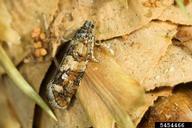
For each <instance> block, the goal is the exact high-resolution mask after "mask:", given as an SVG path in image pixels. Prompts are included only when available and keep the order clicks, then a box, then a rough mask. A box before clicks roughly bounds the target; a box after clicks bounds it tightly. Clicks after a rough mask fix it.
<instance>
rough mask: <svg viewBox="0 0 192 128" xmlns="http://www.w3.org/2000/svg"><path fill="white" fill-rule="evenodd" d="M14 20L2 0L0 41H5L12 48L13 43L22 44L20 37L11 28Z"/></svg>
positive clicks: (0, 3) (0, 8)
mask: <svg viewBox="0 0 192 128" xmlns="http://www.w3.org/2000/svg"><path fill="white" fill-rule="evenodd" d="M11 23H12V18H11V15H10V14H9V12H8V11H7V8H6V6H5V4H4V2H3V1H2V0H0V33H1V35H0V41H5V42H7V43H8V44H9V46H11V44H12V43H20V36H19V35H18V33H17V32H16V31H15V30H13V29H12V27H11Z"/></svg>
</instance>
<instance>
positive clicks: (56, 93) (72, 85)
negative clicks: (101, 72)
mask: <svg viewBox="0 0 192 128" xmlns="http://www.w3.org/2000/svg"><path fill="white" fill-rule="evenodd" d="M93 31H94V24H93V23H92V22H91V21H85V23H84V24H83V26H82V27H81V28H80V29H78V30H77V32H76V33H75V35H74V37H73V38H72V40H71V41H70V42H69V44H68V46H67V50H66V53H65V55H64V57H63V59H62V61H61V63H60V64H59V68H58V69H57V70H56V73H55V75H54V77H53V78H52V79H51V80H50V82H49V83H48V85H47V95H48V101H49V103H50V104H51V106H53V107H54V108H59V109H65V108H67V107H68V106H69V104H70V102H71V100H72V98H73V97H74V96H75V94H76V91H77V89H78V87H79V84H80V81H81V79H82V78H83V75H84V73H85V70H86V67H87V63H88V62H89V60H93V61H97V60H96V59H95V57H94V55H93V49H94V46H95V36H94V34H93Z"/></svg>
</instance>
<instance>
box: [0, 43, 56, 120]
mask: <svg viewBox="0 0 192 128" xmlns="http://www.w3.org/2000/svg"><path fill="white" fill-rule="evenodd" d="M0 64H1V66H2V67H3V68H4V70H5V72H6V73H7V75H8V76H9V77H10V79H11V80H12V81H13V82H14V83H15V85H16V86H17V87H18V88H19V89H21V91H22V92H23V93H25V94H26V95H27V96H29V97H30V98H31V99H32V100H34V101H35V102H36V103H37V104H38V105H39V106H40V107H41V108H42V109H43V110H44V111H45V112H46V113H47V114H48V115H50V116H51V117H52V118H53V119H54V120H56V121H57V118H56V116H55V115H54V113H53V112H52V111H51V109H50V108H49V106H48V105H47V104H46V103H45V102H44V101H43V99H42V98H41V97H40V96H39V95H38V93H37V92H35V91H34V89H33V88H32V87H31V86H30V85H29V84H28V83H27V81H26V80H25V79H24V78H23V76H22V75H21V74H20V72H19V71H18V70H17V69H16V67H15V65H14V64H13V63H12V61H11V60H10V58H9V57H8V55H7V54H6V52H5V51H4V49H3V47H2V46H1V45H0Z"/></svg>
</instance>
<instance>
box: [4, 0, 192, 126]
mask: <svg viewBox="0 0 192 128" xmlns="http://www.w3.org/2000/svg"><path fill="white" fill-rule="evenodd" d="M20 3H22V4H20ZM28 3H30V4H28ZM41 3H45V4H41ZM173 3H174V0H161V1H159V0H129V1H127V2H125V1H124V0H119V1H116V0H101V1H92V0H79V1H71V0H65V1H62V0H56V1H55V0H50V1H49V2H46V1H45V0H36V2H34V1H29V0H18V1H12V0H6V1H5V5H6V7H7V8H8V11H9V12H10V14H11V17H12V18H13V20H14V22H13V23H12V26H13V28H14V30H16V31H17V32H18V33H19V34H20V35H21V37H22V39H23V42H22V47H23V46H25V47H24V49H25V48H29V47H31V46H33V48H34V49H38V50H37V53H36V55H37V57H39V56H44V55H46V54H47V53H46V52H45V51H44V50H43V49H41V48H44V47H43V44H44V43H43V42H42V40H43V39H44V37H46V36H47V35H45V36H44V34H40V33H41V32H40V31H41V30H38V29H37V30H35V33H33V35H32V37H37V36H38V38H39V39H40V40H36V41H35V43H33V41H34V40H33V39H32V38H31V31H32V30H33V28H34V27H35V26H43V27H44V25H45V26H48V27H45V28H46V29H45V30H46V31H47V30H48V29H47V28H49V30H50V34H51V36H50V37H51V38H50V39H51V42H50V43H51V44H54V46H55V48H54V49H55V50H56V49H57V47H58V46H59V45H60V40H64V41H65V40H68V39H70V37H72V36H73V34H74V32H75V31H76V30H77V29H78V28H79V27H80V26H81V25H82V24H83V22H84V21H85V20H87V19H89V20H93V21H94V22H95V24H96V37H97V38H96V39H97V40H104V41H103V43H106V44H111V47H112V48H113V49H114V51H115V52H114V53H115V55H114V56H110V57H109V56H108V57H107V58H108V59H106V60H109V61H105V59H104V61H101V64H103V65H99V64H94V63H91V64H90V65H89V66H88V70H87V74H86V76H85V77H84V79H83V81H82V83H81V85H84V86H81V87H80V89H79V92H78V95H77V100H75V102H74V105H73V106H72V107H71V109H69V110H66V111H62V110H54V111H55V113H56V115H57V117H58V119H59V122H57V123H56V122H54V121H53V120H51V119H50V118H49V117H48V116H47V115H46V114H44V113H42V115H41V116H40V117H38V119H39V118H40V120H38V119H36V118H33V114H34V103H32V102H31V101H30V100H29V99H28V98H26V97H25V96H24V95H23V94H22V93H21V92H20V91H18V90H17V89H16V88H12V87H10V86H8V85H9V84H11V83H10V82H9V80H8V79H5V82H6V90H7V92H8V97H9V100H10V103H11V105H12V106H13V107H14V109H15V110H16V113H17V115H18V118H19V120H20V122H21V125H22V127H24V128H31V127H32V123H33V122H32V121H33V119H35V120H36V121H37V120H38V121H39V125H37V126H38V127H40V128H52V127H67V128H74V127H76V126H79V127H80V128H84V127H91V126H94V127H96V128H97V127H99V128H100V127H102V126H106V127H108V126H109V127H118V122H121V121H122V120H118V119H119V117H117V116H114V115H115V114H114V112H112V111H111V110H116V109H117V106H116V105H114V106H113V105H112V107H110V104H111V103H114V102H113V101H112V102H111V101H105V100H104V99H107V97H108V95H107V94H111V96H112V97H114V99H120V100H118V102H117V103H118V104H119V106H120V108H121V110H122V111H121V112H123V115H124V116H128V117H130V118H131V119H132V121H133V123H134V125H137V124H138V123H139V122H140V120H141V119H142V117H143V115H144V114H145V112H146V111H147V110H148V108H149V107H150V106H153V105H154V101H156V100H157V99H158V97H159V96H164V97H167V96H169V97H168V101H172V98H170V95H171V94H172V89H171V88H170V89H168V90H166V89H165V90H164V89H161V88H162V87H164V86H171V87H173V86H175V85H176V84H179V83H183V82H190V81H192V77H191V68H190V66H191V63H192V58H191V49H192V45H191V44H192V43H191V37H190V36H191V35H190V34H188V33H190V26H189V25H192V22H191V20H190V19H189V18H188V17H187V16H186V15H185V14H183V12H182V11H181V10H180V9H179V7H178V6H176V5H174V4H173ZM186 8H187V11H188V12H189V15H191V12H192V11H191V9H192V4H191V2H190V3H188V2H187V4H186ZM42 19H43V20H42ZM45 19H46V20H45ZM44 20H45V21H46V23H44ZM151 20H158V21H152V22H151ZM178 25H179V28H178V29H177V26H178ZM181 25H182V26H181ZM186 25H188V26H186ZM177 31H178V32H177ZM176 32H177V35H176ZM186 33H187V34H186ZM172 38H176V39H178V40H179V41H180V42H179V43H181V44H182V45H181V47H180V46H174V45H172V43H173V42H172ZM29 42H32V43H29ZM55 44H57V45H55ZM9 50H10V51H11V49H8V50H7V51H9ZM12 51H17V50H12ZM26 51H27V52H29V51H28V49H27V50H26V49H25V52H26ZM42 51H43V52H42ZM97 51H99V53H98V56H100V57H101V58H102V55H99V54H100V51H102V50H101V49H97ZM101 53H102V52H101ZM13 54H14V53H13V52H10V56H13ZM18 57H19V56H14V57H12V59H13V60H15V59H17V58H18ZM109 58H110V59H109ZM109 63H110V64H111V63H112V65H113V66H114V65H116V68H114V69H113V68H111V69H112V70H109V69H108V68H105V67H102V66H104V65H109V66H108V67H110V64H109ZM16 64H17V63H16ZM49 65H50V62H48V63H46V62H43V61H42V64H40V63H38V62H35V63H34V62H33V63H32V62H29V63H28V64H22V65H20V71H21V72H23V74H24V75H25V77H26V79H27V80H28V81H29V82H30V83H31V84H32V85H34V86H35V88H36V90H37V91H38V90H39V88H40V83H41V82H42V79H43V77H44V75H45V73H46V71H47V69H48V67H49ZM92 67H97V68H98V71H97V70H96V71H95V72H96V73H95V74H94V73H93V72H94V71H93V69H92ZM101 69H104V70H101ZM115 69H117V72H118V74H119V73H120V74H121V75H120V76H118V77H117V78H116V79H112V78H103V77H101V76H99V75H100V74H104V75H106V73H107V74H109V75H110V74H111V75H114V72H116V70H115ZM39 71H40V73H39ZM32 72H33V73H32ZM91 76H95V77H91ZM128 76H129V78H127V77H128ZM130 77H131V78H130ZM132 78H133V79H134V81H138V83H139V85H140V86H135V83H134V82H133V84H130V86H129V84H126V83H129V82H130V81H129V82H128V81H127V80H129V79H132ZM95 79H98V81H101V82H100V83H99V84H96V83H97V81H96V82H95ZM103 79H105V80H103ZM119 79H121V81H123V82H124V83H123V82H122V83H121V82H120V83H118V82H117V81H118V80H119ZM89 80H91V81H89ZM131 81H132V80H131ZM105 82H106V83H108V84H106V83H105ZM125 84H126V85H125ZM88 85H90V86H88ZM93 85H94V86H93ZM101 85H102V86H101ZM112 85H113V86H112ZM115 85H118V86H115ZM126 86H128V87H129V88H128V87H126ZM98 87H102V88H104V89H106V90H107V93H106V95H103V93H102V92H101V90H102V89H101V90H99V89H98ZM117 87H121V88H117ZM133 87H136V88H133ZM142 87H144V88H145V90H152V91H150V92H147V93H146V92H145V93H144V94H143V96H142V95H141V93H139V92H143V90H142ZM157 87H161V88H159V90H158V91H156V89H155V88H157ZM153 89H155V90H153ZM131 90H132V91H133V92H132V93H128V94H127V93H126V92H128V91H131ZM136 90H137V91H136ZM119 93H122V95H119ZM174 93H175V92H174ZM184 93H186V92H184ZM129 94H130V95H129ZM132 94H135V95H132ZM128 97H131V98H128ZM141 97H143V100H144V101H143V100H140V98H141ZM177 97H182V96H180V95H179V96H177ZM169 98H170V99H171V100H169ZM20 99H22V100H20ZM109 99H110V98H109ZM175 99H177V100H178V101H177V102H179V101H181V100H183V101H187V102H189V104H191V100H190V99H187V98H183V99H182V98H181V99H179V98H175ZM129 100H130V101H129ZM16 101H17V102H16ZM96 101H97V102H96ZM163 101H165V102H166V100H163ZM158 102H159V101H158V100H157V102H156V103H155V107H156V108H157V109H156V111H158V110H161V109H162V110H163V108H159V107H160V104H158ZM166 103H168V102H166ZM23 106H25V107H24V108H23ZM158 106H159V107H158ZM93 108H94V109H95V110H97V111H98V112H96V111H94V110H93ZM182 110H186V111H187V112H190V111H191V110H189V109H188V108H187V107H183V109H177V110H176V111H175V113H179V111H182ZM22 111H24V112H22ZM104 113H105V114H106V115H107V116H106V117H105V118H101V117H102V115H103V114H104ZM162 113H163V114H165V113H166V112H165V111H163V112H162ZM162 113H159V114H162ZM159 114H157V115H159ZM171 115H173V114H171ZM152 117H153V116H152ZM167 117H169V115H168V116H167ZM157 119H158V118H157ZM36 121H35V122H36ZM154 121H155V120H152V121H151V122H150V121H149V125H150V124H152V123H153V122H154ZM121 123H122V122H121ZM121 123H120V124H121ZM122 124H123V123H122ZM149 125H146V126H144V125H143V126H144V127H145V128H147V127H149ZM122 126H123V125H122Z"/></svg>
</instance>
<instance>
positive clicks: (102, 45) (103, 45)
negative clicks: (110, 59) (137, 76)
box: [95, 41, 115, 56]
mask: <svg viewBox="0 0 192 128" xmlns="http://www.w3.org/2000/svg"><path fill="white" fill-rule="evenodd" d="M95 45H96V46H98V47H100V48H101V49H103V50H104V51H105V52H106V53H107V54H109V55H112V56H114V54H115V53H114V50H113V49H112V48H111V45H110V43H102V42H101V41H98V42H96V43H95Z"/></svg>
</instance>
